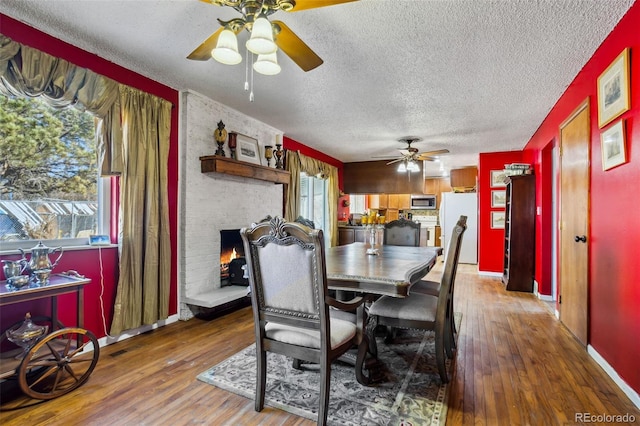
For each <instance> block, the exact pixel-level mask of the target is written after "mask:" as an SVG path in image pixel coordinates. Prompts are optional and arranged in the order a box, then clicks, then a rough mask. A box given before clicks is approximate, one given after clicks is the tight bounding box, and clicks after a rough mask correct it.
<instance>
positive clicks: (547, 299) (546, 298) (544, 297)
mask: <svg viewBox="0 0 640 426" xmlns="http://www.w3.org/2000/svg"><path fill="white" fill-rule="evenodd" d="M536 296H538V299H540V300H543V301H545V302H553V300H554V299H553V296H549V295H548V294H540V293H536Z"/></svg>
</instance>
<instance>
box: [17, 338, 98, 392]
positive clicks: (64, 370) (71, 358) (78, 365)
mask: <svg viewBox="0 0 640 426" xmlns="http://www.w3.org/2000/svg"><path fill="white" fill-rule="evenodd" d="M89 344H92V345H93V350H87V351H84V349H90V346H89ZM99 357H100V345H99V344H98V340H97V339H96V337H95V336H94V335H93V333H91V332H90V331H88V330H85V329H83V328H63V329H61V330H56V331H54V332H53V333H49V334H47V335H46V336H45V337H43V338H42V339H41V340H39V341H38V342H37V343H36V344H35V345H33V347H32V348H31V349H30V350H29V351H28V352H27V353H26V354H25V356H24V358H23V360H22V362H21V363H20V365H19V366H18V368H17V370H16V375H17V377H18V383H19V385H20V389H21V390H22V391H23V392H24V393H25V394H26V395H28V396H30V397H31V398H35V399H43V400H49V399H53V398H57V397H59V396H61V395H64V394H66V393H68V392H71V391H72V390H74V389H76V388H77V387H79V386H81V385H82V384H83V383H84V382H86V381H87V379H88V378H89V376H90V375H91V373H92V372H93V369H94V368H95V366H96V364H97V363H98V358H99Z"/></svg>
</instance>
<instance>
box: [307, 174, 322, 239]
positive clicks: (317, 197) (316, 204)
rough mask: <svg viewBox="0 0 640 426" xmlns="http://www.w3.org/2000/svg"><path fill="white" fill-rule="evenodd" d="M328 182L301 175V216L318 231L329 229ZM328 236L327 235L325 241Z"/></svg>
mask: <svg viewBox="0 0 640 426" xmlns="http://www.w3.org/2000/svg"><path fill="white" fill-rule="evenodd" d="M327 194H328V180H327V179H318V178H316V177H313V176H307V175H306V174H305V173H302V174H301V175H300V216H302V217H304V218H305V219H309V220H312V221H313V223H314V225H315V227H316V229H322V230H323V231H324V230H326V229H328V227H329V214H328V211H329V207H328V205H327ZM327 237H328V234H327V233H325V239H326V238H327Z"/></svg>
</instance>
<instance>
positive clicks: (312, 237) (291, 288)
mask: <svg viewBox="0 0 640 426" xmlns="http://www.w3.org/2000/svg"><path fill="white" fill-rule="evenodd" d="M309 231H310V232H309ZM240 234H241V236H242V239H243V243H244V249H245V255H246V256H247V267H248V269H249V275H250V277H251V279H250V280H249V283H250V285H251V292H252V295H255V297H254V299H255V306H254V311H255V312H256V313H258V314H259V316H260V318H261V319H262V320H267V321H272V322H278V323H283V324H288V325H293V326H297V327H305V328H313V329H320V327H321V326H320V323H321V322H323V323H325V326H326V322H327V321H328V318H327V317H328V307H326V305H325V302H324V298H325V296H326V294H327V277H326V269H325V267H324V263H325V256H324V241H323V237H322V231H321V230H310V229H308V228H306V227H305V226H302V225H300V224H298V223H294V222H285V221H284V220H283V219H281V218H279V217H276V218H273V219H271V220H269V221H267V222H261V223H259V224H257V225H256V226H255V227H253V228H252V229H247V228H243V229H242V230H241V231H240ZM321 307H323V308H322V309H321ZM256 331H257V330H256Z"/></svg>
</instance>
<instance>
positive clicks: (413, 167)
mask: <svg viewBox="0 0 640 426" xmlns="http://www.w3.org/2000/svg"><path fill="white" fill-rule="evenodd" d="M407 171H409V172H419V171H420V166H418V164H417V163H416V162H415V161H413V160H410V161H409V162H408V163H407Z"/></svg>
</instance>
